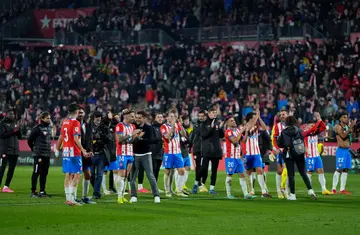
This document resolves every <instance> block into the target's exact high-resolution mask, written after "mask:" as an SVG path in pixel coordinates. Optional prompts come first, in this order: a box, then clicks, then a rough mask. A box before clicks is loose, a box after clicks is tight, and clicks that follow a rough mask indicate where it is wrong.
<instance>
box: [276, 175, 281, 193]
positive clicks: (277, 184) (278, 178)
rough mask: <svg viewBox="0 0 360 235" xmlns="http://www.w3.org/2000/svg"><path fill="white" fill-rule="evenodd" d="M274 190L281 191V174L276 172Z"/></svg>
mask: <svg viewBox="0 0 360 235" xmlns="http://www.w3.org/2000/svg"><path fill="white" fill-rule="evenodd" d="M275 180H276V191H277V192H281V175H279V174H276V179H275Z"/></svg>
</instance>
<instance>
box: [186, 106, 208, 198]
mask: <svg viewBox="0 0 360 235" xmlns="http://www.w3.org/2000/svg"><path fill="white" fill-rule="evenodd" d="M206 119H207V116H206V111H205V110H200V111H199V119H198V121H197V123H196V124H195V125H194V130H193V133H192V135H191V138H190V145H191V146H192V148H193V154H194V159H195V163H196V167H195V184H194V187H193V193H194V194H196V193H197V191H198V188H199V183H200V180H201V177H202V175H204V174H203V171H207V168H206V169H205V167H204V166H203V165H204V162H205V161H204V159H207V158H208V156H210V155H212V154H214V146H213V145H212V143H211V141H210V138H211V129H212V128H211V126H210V125H208V123H207V121H206Z"/></svg>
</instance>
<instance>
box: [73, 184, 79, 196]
mask: <svg viewBox="0 0 360 235" xmlns="http://www.w3.org/2000/svg"><path fill="white" fill-rule="evenodd" d="M77 189H78V187H77V186H76V187H74V189H73V192H72V194H73V195H74V198H75V199H77Z"/></svg>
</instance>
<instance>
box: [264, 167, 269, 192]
mask: <svg viewBox="0 0 360 235" xmlns="http://www.w3.org/2000/svg"><path fill="white" fill-rule="evenodd" d="M263 176H264V182H265V190H266V192H269V190H268V187H267V183H266V182H267V177H266V173H265V172H263Z"/></svg>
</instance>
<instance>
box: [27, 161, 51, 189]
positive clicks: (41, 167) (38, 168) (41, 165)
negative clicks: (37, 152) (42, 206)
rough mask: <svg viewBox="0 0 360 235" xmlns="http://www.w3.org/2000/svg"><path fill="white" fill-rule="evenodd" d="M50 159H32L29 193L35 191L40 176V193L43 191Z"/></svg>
mask: <svg viewBox="0 0 360 235" xmlns="http://www.w3.org/2000/svg"><path fill="white" fill-rule="evenodd" d="M49 167H50V158H49V157H40V156H35V157H34V167H33V168H34V169H33V173H32V177H31V191H32V192H35V191H36V185H37V181H38V178H39V176H40V192H44V191H45V185H46V178H47V175H48V173H49Z"/></svg>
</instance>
